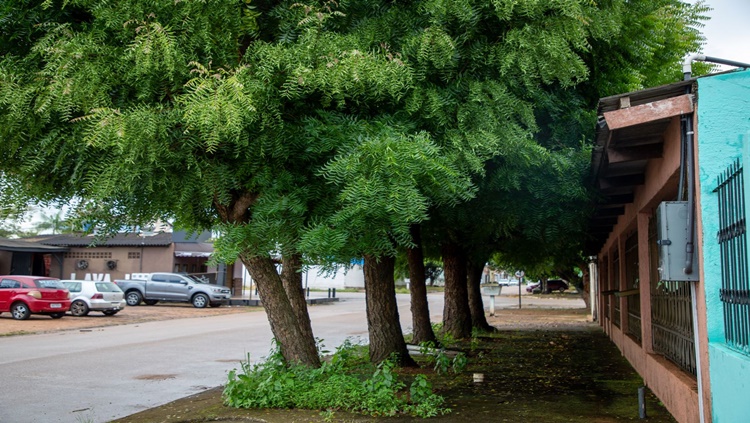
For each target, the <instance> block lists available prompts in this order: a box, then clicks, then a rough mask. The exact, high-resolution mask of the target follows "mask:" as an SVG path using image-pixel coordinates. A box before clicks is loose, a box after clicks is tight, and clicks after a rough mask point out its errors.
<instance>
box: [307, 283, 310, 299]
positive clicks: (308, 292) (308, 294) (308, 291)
mask: <svg viewBox="0 0 750 423" xmlns="http://www.w3.org/2000/svg"><path fill="white" fill-rule="evenodd" d="M307 298H310V287H309V286H308V287H307Z"/></svg>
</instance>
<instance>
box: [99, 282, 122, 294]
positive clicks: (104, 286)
mask: <svg viewBox="0 0 750 423" xmlns="http://www.w3.org/2000/svg"><path fill="white" fill-rule="evenodd" d="M95 286H96V290H97V291H99V292H122V289H120V287H119V286H117V285H115V284H113V283H112V282H97V283H96V284H95Z"/></svg>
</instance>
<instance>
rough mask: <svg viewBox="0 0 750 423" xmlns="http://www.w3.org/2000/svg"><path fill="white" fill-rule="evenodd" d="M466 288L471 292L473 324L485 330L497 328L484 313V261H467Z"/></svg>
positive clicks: (470, 306) (490, 330) (470, 308)
mask: <svg viewBox="0 0 750 423" xmlns="http://www.w3.org/2000/svg"><path fill="white" fill-rule="evenodd" d="M467 273H468V277H467V278H466V283H467V285H466V289H467V291H468V294H469V310H470V312H471V326H472V327H473V328H476V329H479V330H481V331H484V332H492V331H494V330H495V328H493V327H492V326H490V324H489V323H487V317H485V315H484V303H483V302H482V287H481V284H482V274H483V273H484V262H482V263H479V262H475V261H473V260H468V261H467Z"/></svg>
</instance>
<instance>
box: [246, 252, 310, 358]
mask: <svg viewBox="0 0 750 423" xmlns="http://www.w3.org/2000/svg"><path fill="white" fill-rule="evenodd" d="M241 260H242V262H243V263H244V264H245V267H247V269H248V271H249V272H250V275H251V276H252V277H253V280H254V281H255V283H256V285H257V287H258V292H259V293H260V297H261V300H262V301H263V307H264V308H265V309H266V315H267V316H268V322H269V323H270V324H271V331H272V332H273V335H274V337H275V338H276V342H277V343H278V345H279V349H280V350H281V354H282V356H283V357H284V360H286V362H287V363H289V364H301V365H305V366H310V367H320V358H319V357H318V351H317V349H316V347H315V338H314V337H313V336H312V331H310V332H309V334H307V333H305V332H303V330H302V329H301V326H302V325H300V322H299V321H298V319H297V315H298V314H299V313H301V311H300V310H295V309H294V307H293V306H292V303H291V301H290V299H289V297H288V296H287V293H286V290H285V288H284V284H283V283H282V281H281V277H280V276H279V274H278V273H277V272H276V267H275V266H274V264H273V261H272V260H271V258H270V257H268V256H265V257H244V256H243V257H241ZM306 310H307V309H306V308H305V312H306ZM307 319H308V321H309V317H308V318H307Z"/></svg>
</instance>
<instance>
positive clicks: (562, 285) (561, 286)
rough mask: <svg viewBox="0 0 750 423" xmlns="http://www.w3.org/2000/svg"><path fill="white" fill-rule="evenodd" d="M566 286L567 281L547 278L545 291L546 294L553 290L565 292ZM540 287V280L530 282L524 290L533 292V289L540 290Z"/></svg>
mask: <svg viewBox="0 0 750 423" xmlns="http://www.w3.org/2000/svg"><path fill="white" fill-rule="evenodd" d="M568 288H569V286H568V283H567V282H565V281H564V280H562V279H548V280H547V290H546V291H545V292H546V293H547V294H549V293H552V292H554V291H559V292H561V293H562V292H565V291H566V290H567V289H568ZM541 289H542V283H541V282H536V283H530V284H528V285H527V286H526V292H534V290H538V291H541Z"/></svg>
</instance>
